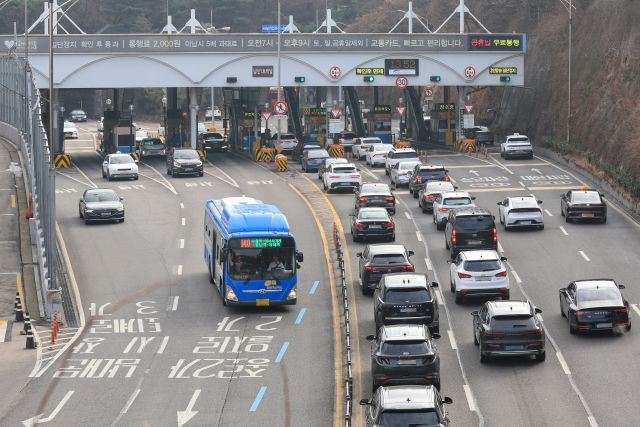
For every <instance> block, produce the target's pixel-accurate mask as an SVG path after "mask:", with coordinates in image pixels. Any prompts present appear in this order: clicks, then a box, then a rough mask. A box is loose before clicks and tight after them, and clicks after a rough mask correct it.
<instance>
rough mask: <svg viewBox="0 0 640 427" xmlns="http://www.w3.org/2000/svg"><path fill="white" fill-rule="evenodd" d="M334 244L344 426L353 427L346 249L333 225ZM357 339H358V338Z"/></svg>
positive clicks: (336, 227) (336, 228) (335, 226)
mask: <svg viewBox="0 0 640 427" xmlns="http://www.w3.org/2000/svg"><path fill="white" fill-rule="evenodd" d="M333 244H334V246H335V249H336V258H337V260H338V269H339V270H340V289H342V309H343V319H344V337H345V359H346V363H345V366H346V376H345V380H344V397H345V404H344V408H345V409H344V425H345V427H350V426H351V417H352V414H353V366H352V357H351V325H350V311H349V298H348V297H349V294H348V292H347V280H346V273H345V269H344V249H343V248H342V242H341V241H340V235H339V234H338V226H337V225H336V224H335V223H333ZM356 339H357V337H356Z"/></svg>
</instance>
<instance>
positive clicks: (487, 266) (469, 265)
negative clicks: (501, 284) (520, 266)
mask: <svg viewBox="0 0 640 427" xmlns="http://www.w3.org/2000/svg"><path fill="white" fill-rule="evenodd" d="M464 269H465V271H495V270H500V263H499V262H498V260H497V259H491V260H488V259H487V260H484V259H483V260H479V261H465V262H464Z"/></svg>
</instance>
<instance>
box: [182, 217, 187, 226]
mask: <svg viewBox="0 0 640 427" xmlns="http://www.w3.org/2000/svg"><path fill="white" fill-rule="evenodd" d="M186 223H187V219H186V218H182V225H183V226H184V225H186Z"/></svg>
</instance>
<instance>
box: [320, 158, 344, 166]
mask: <svg viewBox="0 0 640 427" xmlns="http://www.w3.org/2000/svg"><path fill="white" fill-rule="evenodd" d="M324 161H325V163H326V164H328V165H335V164H344V163H349V160H347V159H345V158H344V157H328V158H326V159H324Z"/></svg>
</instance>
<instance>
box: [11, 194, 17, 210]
mask: <svg viewBox="0 0 640 427" xmlns="http://www.w3.org/2000/svg"><path fill="white" fill-rule="evenodd" d="M11 208H12V209H15V208H16V195H15V194H12V195H11Z"/></svg>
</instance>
